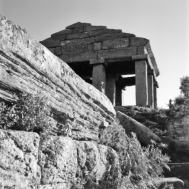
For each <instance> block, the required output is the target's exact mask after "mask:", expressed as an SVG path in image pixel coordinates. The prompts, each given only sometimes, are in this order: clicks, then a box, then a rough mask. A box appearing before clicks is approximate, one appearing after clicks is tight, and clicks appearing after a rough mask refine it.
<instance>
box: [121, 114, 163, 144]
mask: <svg viewBox="0 0 189 189" xmlns="http://www.w3.org/2000/svg"><path fill="white" fill-rule="evenodd" d="M117 119H118V120H119V121H120V125H122V126H123V128H124V129H125V131H126V133H127V134H130V133H131V132H133V133H136V136H137V138H138V140H139V141H140V142H141V143H142V144H144V145H147V144H150V142H151V140H153V141H155V142H161V139H160V138H159V137H158V136H157V135H156V134H154V133H153V132H152V131H151V130H150V129H148V128H147V127H145V126H144V125H143V124H141V123H139V122H138V121H136V120H134V119H132V118H130V117H129V116H127V115H126V114H123V113H121V112H119V111H117Z"/></svg>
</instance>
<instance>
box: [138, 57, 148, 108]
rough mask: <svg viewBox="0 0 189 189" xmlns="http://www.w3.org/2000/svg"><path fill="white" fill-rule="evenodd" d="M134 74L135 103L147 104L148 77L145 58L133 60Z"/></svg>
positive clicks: (139, 104)
mask: <svg viewBox="0 0 189 189" xmlns="http://www.w3.org/2000/svg"><path fill="white" fill-rule="evenodd" d="M135 75H136V80H135V84H136V105H137V106H146V105H148V79H147V63H146V61H145V60H140V61H136V62H135Z"/></svg>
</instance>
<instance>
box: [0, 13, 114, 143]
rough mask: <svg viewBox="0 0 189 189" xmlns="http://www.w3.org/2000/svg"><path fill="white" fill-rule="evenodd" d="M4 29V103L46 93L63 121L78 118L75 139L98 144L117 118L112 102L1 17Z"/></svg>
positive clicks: (0, 38) (0, 95)
mask: <svg viewBox="0 0 189 189" xmlns="http://www.w3.org/2000/svg"><path fill="white" fill-rule="evenodd" d="M0 28H1V30H0V100H5V101H15V100H16V96H15V95H16V94H17V93H18V92H27V93H32V94H34V93H36V92H37V91H38V92H42V93H43V94H44V95H46V96H47V97H48V99H49V104H50V106H51V108H52V110H53V112H54V113H55V114H56V115H57V117H58V118H59V119H60V120H63V121H65V119H71V118H74V120H75V122H74V124H73V126H72V133H73V138H75V139H89V140H97V139H98V127H99V126H100V125H101V124H103V123H104V121H106V122H109V123H110V122H112V121H114V118H115V110H114V108H113V106H112V104H111V102H110V101H109V100H108V98H107V97H106V96H105V95H103V94H102V93H101V92H100V91H98V90H97V89H96V88H94V87H93V86H92V85H90V84H87V83H86V82H85V81H84V80H82V79H81V78H80V77H79V76H78V75H76V74H75V72H74V71H73V70H72V69H70V67H69V66H68V65H67V64H66V63H64V62H63V61H62V60H60V59H59V58H57V57H56V56H54V55H53V54H52V53H51V52H50V51H49V50H48V49H46V48H45V47H44V46H43V45H41V44H40V43H38V42H36V41H35V40H34V39H32V38H31V37H30V36H29V35H28V34H27V32H26V31H25V30H24V29H21V28H20V27H19V26H17V25H15V24H13V23H12V22H11V21H9V20H7V19H6V18H5V17H3V16H1V15H0ZM72 35H74V34H72Z"/></svg>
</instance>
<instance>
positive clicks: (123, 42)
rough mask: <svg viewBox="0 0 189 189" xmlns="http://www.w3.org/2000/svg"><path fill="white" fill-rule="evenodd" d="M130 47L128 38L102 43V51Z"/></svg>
mask: <svg viewBox="0 0 189 189" xmlns="http://www.w3.org/2000/svg"><path fill="white" fill-rule="evenodd" d="M128 46H129V39H128V38H122V39H114V40H107V41H103V42H102V49H118V48H123V47H128Z"/></svg>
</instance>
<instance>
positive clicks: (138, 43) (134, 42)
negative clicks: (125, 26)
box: [130, 37, 149, 47]
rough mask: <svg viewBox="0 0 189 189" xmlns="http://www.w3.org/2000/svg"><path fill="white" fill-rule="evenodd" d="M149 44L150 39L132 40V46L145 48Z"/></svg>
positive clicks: (138, 38) (139, 38)
mask: <svg viewBox="0 0 189 189" xmlns="http://www.w3.org/2000/svg"><path fill="white" fill-rule="evenodd" d="M147 43H149V40H148V39H145V38H141V37H131V38H130V46H131V47H133V46H144V45H146V44H147Z"/></svg>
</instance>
